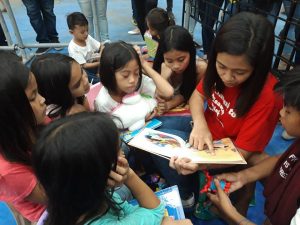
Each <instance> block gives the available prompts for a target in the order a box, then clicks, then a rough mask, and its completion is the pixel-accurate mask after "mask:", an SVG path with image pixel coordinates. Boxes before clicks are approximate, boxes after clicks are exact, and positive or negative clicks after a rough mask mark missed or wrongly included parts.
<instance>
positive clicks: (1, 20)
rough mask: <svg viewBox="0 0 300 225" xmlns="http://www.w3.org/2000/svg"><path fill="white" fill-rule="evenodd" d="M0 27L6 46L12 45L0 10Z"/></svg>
mask: <svg viewBox="0 0 300 225" xmlns="http://www.w3.org/2000/svg"><path fill="white" fill-rule="evenodd" d="M0 25H1V27H2V30H3V33H4V36H5V38H6V42H7V44H8V45H12V44H13V42H12V40H11V36H10V34H9V31H8V28H7V25H6V23H5V20H4V17H3V14H2V12H1V10H0Z"/></svg>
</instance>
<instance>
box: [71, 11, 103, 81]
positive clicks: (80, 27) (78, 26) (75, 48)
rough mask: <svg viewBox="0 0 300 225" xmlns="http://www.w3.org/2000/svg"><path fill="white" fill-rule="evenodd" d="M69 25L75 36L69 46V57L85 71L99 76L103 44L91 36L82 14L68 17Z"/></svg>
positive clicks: (78, 13)
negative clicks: (98, 69)
mask: <svg viewBox="0 0 300 225" xmlns="http://www.w3.org/2000/svg"><path fill="white" fill-rule="evenodd" d="M67 23H68V27H69V32H70V34H72V35H73V39H72V40H71V41H70V43H69V46H68V51H69V55H70V56H71V57H72V58H74V59H75V60H76V61H77V62H78V63H79V64H80V65H82V67H83V68H84V69H87V70H88V71H90V72H91V73H94V74H98V71H97V68H98V66H99V60H100V47H101V44H100V42H99V41H96V40H95V39H94V38H92V37H91V36H90V35H89V32H88V21H87V19H86V18H85V16H84V15H83V14H82V13H80V12H73V13H71V14H69V15H68V16H67ZM98 75H99V74H98ZM91 79H92V78H91Z"/></svg>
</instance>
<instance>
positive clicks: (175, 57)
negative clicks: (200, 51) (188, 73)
mask: <svg viewBox="0 0 300 225" xmlns="http://www.w3.org/2000/svg"><path fill="white" fill-rule="evenodd" d="M164 62H165V64H166V66H167V67H169V68H170V69H171V70H172V71H173V73H175V74H182V73H183V72H184V71H185V70H186V68H187V67H188V65H189V63H190V53H189V52H184V51H178V50H175V49H172V50H171V51H168V52H166V53H165V54H164Z"/></svg>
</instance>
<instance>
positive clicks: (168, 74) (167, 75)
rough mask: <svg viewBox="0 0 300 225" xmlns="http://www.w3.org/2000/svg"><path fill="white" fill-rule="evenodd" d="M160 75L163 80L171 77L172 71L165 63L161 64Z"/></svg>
mask: <svg viewBox="0 0 300 225" xmlns="http://www.w3.org/2000/svg"><path fill="white" fill-rule="evenodd" d="M160 73H161V75H162V77H163V78H165V79H166V80H168V79H169V78H170V77H171V75H172V70H171V69H170V68H169V67H168V66H167V65H166V64H165V63H162V64H161V71H160Z"/></svg>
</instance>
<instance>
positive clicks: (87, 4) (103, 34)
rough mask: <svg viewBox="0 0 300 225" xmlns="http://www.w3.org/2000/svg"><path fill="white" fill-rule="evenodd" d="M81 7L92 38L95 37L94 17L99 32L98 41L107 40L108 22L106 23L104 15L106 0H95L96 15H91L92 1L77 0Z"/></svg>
mask: <svg viewBox="0 0 300 225" xmlns="http://www.w3.org/2000/svg"><path fill="white" fill-rule="evenodd" d="M77 1H78V3H79V6H80V9H81V12H82V13H83V14H84V15H85V17H86V18H87V20H88V22H89V33H90V35H91V36H93V37H94V38H95V37H96V33H95V32H96V30H95V27H94V26H95V24H94V22H93V20H94V19H97V20H98V24H99V27H98V30H99V32H100V40H99V41H101V42H102V41H106V40H109V35H108V23H107V17H106V11H107V0H96V11H97V17H96V18H94V17H93V11H92V3H91V0H77Z"/></svg>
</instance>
